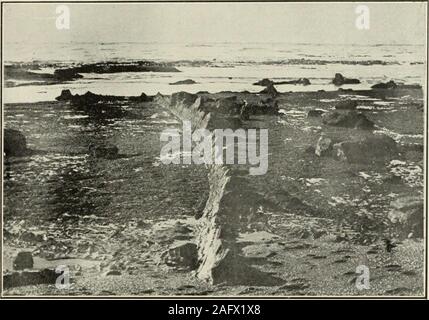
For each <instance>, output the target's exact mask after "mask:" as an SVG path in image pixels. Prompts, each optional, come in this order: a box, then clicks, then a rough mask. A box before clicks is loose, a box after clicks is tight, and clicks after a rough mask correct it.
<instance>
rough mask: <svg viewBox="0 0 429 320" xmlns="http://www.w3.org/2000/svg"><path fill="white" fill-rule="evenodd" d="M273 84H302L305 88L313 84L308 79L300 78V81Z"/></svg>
mask: <svg viewBox="0 0 429 320" xmlns="http://www.w3.org/2000/svg"><path fill="white" fill-rule="evenodd" d="M273 84H302V85H304V86H308V85H310V84H311V82H310V80H308V79H307V78H299V79H298V80H290V81H278V82H274V83H273Z"/></svg>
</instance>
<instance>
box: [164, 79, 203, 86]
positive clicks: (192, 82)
mask: <svg viewBox="0 0 429 320" xmlns="http://www.w3.org/2000/svg"><path fill="white" fill-rule="evenodd" d="M196 83H197V82H196V81H194V80H192V79H186V80H180V81H176V82H171V83H170V85H181V84H196Z"/></svg>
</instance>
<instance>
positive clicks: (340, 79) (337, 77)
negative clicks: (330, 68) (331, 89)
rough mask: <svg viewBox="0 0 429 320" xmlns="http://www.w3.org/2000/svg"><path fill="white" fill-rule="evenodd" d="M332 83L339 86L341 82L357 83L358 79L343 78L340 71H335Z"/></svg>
mask: <svg viewBox="0 0 429 320" xmlns="http://www.w3.org/2000/svg"><path fill="white" fill-rule="evenodd" d="M332 83H333V84H335V85H336V86H341V85H343V84H358V83H360V81H359V80H358V79H349V78H345V77H344V76H343V75H342V74H341V73H336V74H335V77H334V79H333V80H332Z"/></svg>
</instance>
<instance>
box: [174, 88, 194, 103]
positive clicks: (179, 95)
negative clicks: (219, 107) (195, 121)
mask: <svg viewBox="0 0 429 320" xmlns="http://www.w3.org/2000/svg"><path fill="white" fill-rule="evenodd" d="M197 98H198V95H196V94H192V93H188V92H184V91H181V92H176V93H173V94H172V95H171V105H172V106H174V105H177V104H178V103H182V104H183V105H185V106H191V105H192V104H193V103H194V102H195V100H197Z"/></svg>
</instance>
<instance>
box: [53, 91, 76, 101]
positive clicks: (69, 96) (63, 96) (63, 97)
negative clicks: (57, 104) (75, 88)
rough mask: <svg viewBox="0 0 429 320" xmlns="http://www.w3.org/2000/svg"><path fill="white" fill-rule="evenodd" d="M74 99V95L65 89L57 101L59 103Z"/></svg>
mask: <svg viewBox="0 0 429 320" xmlns="http://www.w3.org/2000/svg"><path fill="white" fill-rule="evenodd" d="M72 98H73V95H72V93H71V91H70V90H69V89H64V90H62V91H61V94H60V95H59V96H58V97H56V98H55V99H56V100H58V101H70V100H71V99H72Z"/></svg>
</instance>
